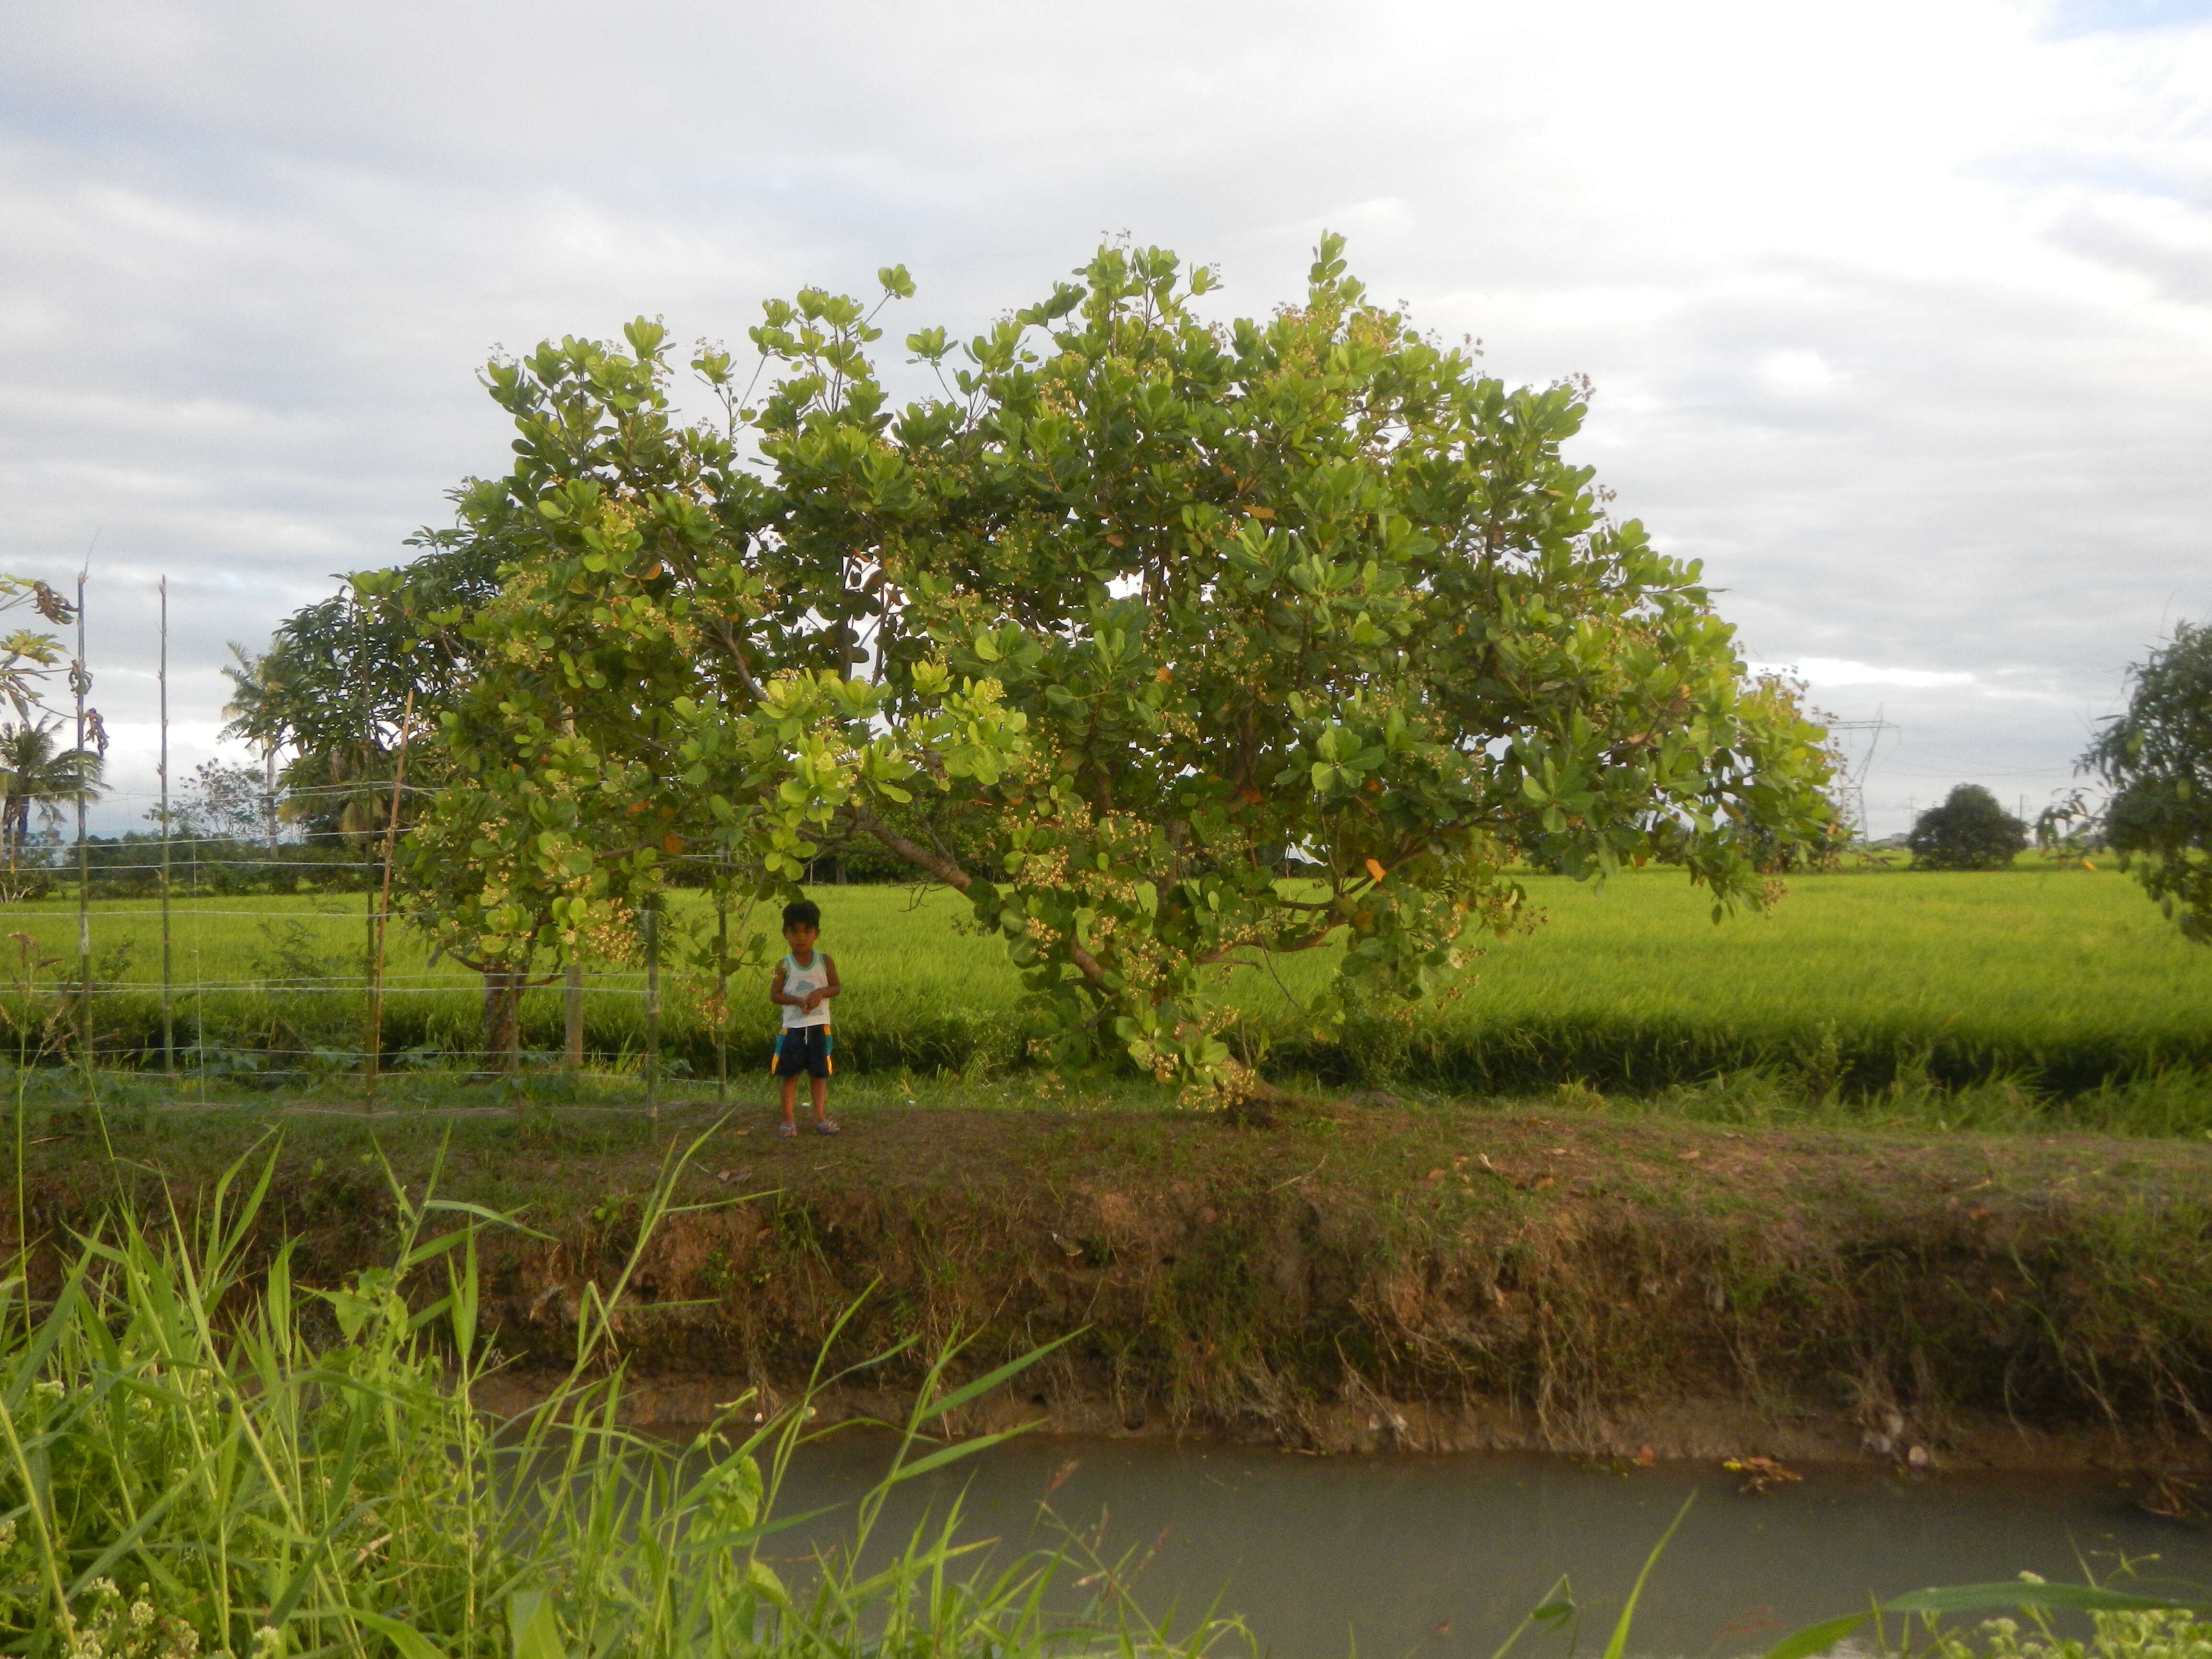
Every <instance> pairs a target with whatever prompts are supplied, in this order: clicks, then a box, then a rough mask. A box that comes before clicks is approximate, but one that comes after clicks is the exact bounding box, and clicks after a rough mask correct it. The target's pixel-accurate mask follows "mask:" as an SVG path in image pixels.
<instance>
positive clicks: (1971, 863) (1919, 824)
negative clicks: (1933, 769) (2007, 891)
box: [1905, 783, 2027, 870]
mask: <svg viewBox="0 0 2212 1659" xmlns="http://www.w3.org/2000/svg"><path fill="white" fill-rule="evenodd" d="M1905 845H1906V846H1907V847H1908V848H1911V853H1912V862H1913V865H1914V866H1915V867H1916V868H1918V869H1923V870H2002V869H2004V868H2006V867H2007V866H2009V865H2010V864H2011V863H2012V861H2013V860H2014V859H2015V857H2017V856H2018V855H2019V854H2020V853H2021V851H2022V850H2023V849H2024V848H2026V847H2027V825H2026V824H2025V823H2021V821H2020V820H2019V819H2018V818H2016V817H2014V816H2013V815H2012V814H2011V813H2009V812H2008V811H2005V810H2004V808H2003V807H2002V806H2000V805H1997V798H1996V796H1995V795H1992V794H1991V793H1990V792H1989V791H1988V790H1986V789H1984V788H1983V787H1982V786H1981V785H1979V784H1978V783H1962V784H1960V785H1959V786H1958V787H1956V788H1954V790H1952V791H1951V793H1949V794H1948V795H1946V796H1945V797H1944V798H1943V804H1942V805H1941V806H1931V807H1929V809H1928V810H1927V811H1925V812H1923V813H1922V814H1921V815H1920V817H1918V818H1917V820H1916V821H1915V822H1914V823H1913V826H1912V833H1911V836H1908V837H1907V838H1906V841H1905Z"/></svg>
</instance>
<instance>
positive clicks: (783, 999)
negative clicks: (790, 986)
mask: <svg viewBox="0 0 2212 1659" xmlns="http://www.w3.org/2000/svg"><path fill="white" fill-rule="evenodd" d="M768 1000H769V1001H770V1002H775V1003H785V1004H788V1005H789V1006H793V1007H797V1006H799V999H798V998H797V997H793V996H786V995H785V994H784V991H783V964H782V963H780V962H779V963H776V964H775V977H773V978H772V979H770V980H769V982H768Z"/></svg>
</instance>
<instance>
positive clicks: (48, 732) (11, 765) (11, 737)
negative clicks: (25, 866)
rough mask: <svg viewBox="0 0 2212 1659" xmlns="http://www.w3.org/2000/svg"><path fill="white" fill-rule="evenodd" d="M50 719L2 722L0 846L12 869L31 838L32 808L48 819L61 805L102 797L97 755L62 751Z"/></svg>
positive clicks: (79, 751) (77, 751)
mask: <svg viewBox="0 0 2212 1659" xmlns="http://www.w3.org/2000/svg"><path fill="white" fill-rule="evenodd" d="M59 729H60V726H59V723H58V722H57V721H53V720H40V721H37V722H28V721H27V722H25V723H23V724H21V725H15V724H12V723H9V722H0V848H4V849H5V853H6V859H7V866H8V868H9V870H13V869H15V865H16V861H17V860H19V859H20V858H21V856H22V853H23V849H24V848H25V847H26V846H27V845H28V844H29V842H30V838H31V810H32V808H33V807H34V806H35V807H36V808H37V809H38V811H39V815H40V817H43V818H46V819H47V820H49V821H52V820H53V819H56V818H58V817H61V813H62V807H63V806H64V804H66V803H69V802H73V801H76V800H96V799H99V798H100V796H101V795H102V794H104V793H106V790H105V788H104V787H102V785H101V783H100V769H101V762H100V756H99V755H98V754H96V753H95V752H94V751H93V750H89V749H64V748H63V747H62V746H61V741H60V739H59V738H58V737H57V736H56V735H55V733H56V732H58V730H59Z"/></svg>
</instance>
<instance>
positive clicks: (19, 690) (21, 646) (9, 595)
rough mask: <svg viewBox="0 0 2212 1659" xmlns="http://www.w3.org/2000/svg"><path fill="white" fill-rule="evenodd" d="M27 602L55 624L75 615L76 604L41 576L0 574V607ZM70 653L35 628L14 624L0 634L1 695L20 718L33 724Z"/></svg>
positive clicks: (15, 607) (13, 607) (6, 608)
mask: <svg viewBox="0 0 2212 1659" xmlns="http://www.w3.org/2000/svg"><path fill="white" fill-rule="evenodd" d="M25 605H28V606H29V607H30V608H31V609H32V611H34V612H35V613H36V614H37V615H38V617H40V620H41V621H44V622H49V623H53V624H55V625H56V626H57V627H59V626H62V625H64V624H66V623H72V622H75V621H76V606H75V605H71V604H70V602H69V601H68V600H67V599H64V598H63V597H62V596H61V595H60V594H58V593H57V592H54V590H53V589H52V588H51V587H49V586H46V583H44V582H41V581H32V580H27V579H26V578H24V577H21V576H9V575H0V611H15V610H19V609H21V607H23V606H25ZM68 660H69V654H68V653H67V652H65V651H64V650H63V649H62V645H61V641H59V640H58V639H56V638H55V637H54V636H53V635H51V634H46V633H41V632H40V631H39V630H38V629H30V628H15V629H9V631H8V632H7V633H5V634H0V697H5V698H6V699H7V700H8V702H9V707H11V708H14V709H15V719H16V720H17V722H18V723H19V724H22V725H35V724H36V723H37V721H38V719H39V716H40V714H41V713H42V712H43V711H45V710H46V709H48V708H50V707H51V705H50V704H49V703H48V702H46V694H47V691H48V689H49V687H50V685H51V684H52V682H54V681H55V680H57V679H58V678H60V676H61V672H62V669H63V666H64V664H66V663H67V662H68Z"/></svg>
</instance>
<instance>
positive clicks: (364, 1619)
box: [308, 1607, 565, 1659]
mask: <svg viewBox="0 0 2212 1659" xmlns="http://www.w3.org/2000/svg"><path fill="white" fill-rule="evenodd" d="M308 1616H310V1617H312V1618H315V1619H318V1620H336V1619H338V1618H346V1619H350V1620H353V1621H354V1623H356V1624H357V1625H359V1626H362V1628H363V1629H365V1630H371V1631H374V1632H376V1633H377V1634H378V1635H379V1636H381V1637H382V1638H384V1639H385V1640H386V1641H387V1642H389V1643H391V1644H392V1646H393V1647H395V1648H397V1649H398V1650H399V1659H446V1656H445V1655H443V1654H441V1653H440V1652H439V1651H438V1650H437V1649H435V1648H434V1647H432V1646H431V1645H430V1644H429V1643H428V1641H427V1640H425V1639H424V1638H423V1637H422V1633H421V1632H418V1631H417V1630H416V1628H415V1626H412V1625H410V1624H407V1623H404V1621H402V1620H398V1619H393V1618H391V1617H389V1616H388V1615H386V1614H385V1613H370V1612H368V1611H366V1610H365V1609H363V1608H360V1607H348V1608H346V1609H345V1610H344V1611H343V1613H340V1612H339V1611H338V1610H337V1609H335V1608H329V1607H324V1608H318V1609H317V1610H316V1611H315V1612H314V1613H312V1614H310V1615H308ZM564 1659H565V1656H564Z"/></svg>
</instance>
